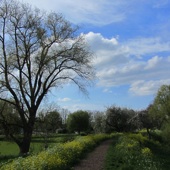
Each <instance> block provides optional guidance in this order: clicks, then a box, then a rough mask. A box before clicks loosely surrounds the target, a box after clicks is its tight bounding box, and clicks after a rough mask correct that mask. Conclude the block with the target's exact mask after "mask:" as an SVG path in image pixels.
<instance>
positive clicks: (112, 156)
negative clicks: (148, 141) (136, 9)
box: [105, 134, 160, 170]
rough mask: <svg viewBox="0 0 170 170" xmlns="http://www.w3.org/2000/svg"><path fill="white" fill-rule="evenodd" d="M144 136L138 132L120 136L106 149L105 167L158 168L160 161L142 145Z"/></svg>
mask: <svg viewBox="0 0 170 170" xmlns="http://www.w3.org/2000/svg"><path fill="white" fill-rule="evenodd" d="M144 138H145V137H144ZM144 138H143V137H142V136H141V135H140V134H130V135H122V136H120V137H119V139H118V140H117V142H115V141H114V144H113V145H111V147H110V149H109V151H108V154H107V157H106V161H105V169H107V170H113V169H126V170H128V169H129V170H136V169H142V170H143V169H145V170H158V169H160V162H156V161H154V159H153V154H152V151H151V150H150V149H149V148H148V147H145V146H144V145H143V142H144V141H145V140H144Z"/></svg>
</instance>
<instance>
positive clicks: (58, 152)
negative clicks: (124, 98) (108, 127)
mask: <svg viewBox="0 0 170 170" xmlns="http://www.w3.org/2000/svg"><path fill="white" fill-rule="evenodd" d="M108 138H110V135H106V134H98V135H89V136H83V137H78V138H76V139H75V140H74V141H71V142H67V143H64V144H56V146H55V147H52V148H49V149H47V150H45V151H42V152H40V153H39V154H37V155H31V156H28V157H26V158H22V157H20V158H17V159H15V160H13V161H12V162H11V163H8V164H5V165H3V166H2V167H1V168H0V169H1V170H53V169H57V170H68V169H70V168H71V167H72V166H73V164H74V163H75V162H77V161H79V159H80V158H81V157H82V156H83V155H84V154H85V153H87V152H88V151H89V150H91V149H92V148H94V147H95V146H96V145H97V144H98V143H99V142H101V141H103V140H105V139H108Z"/></svg>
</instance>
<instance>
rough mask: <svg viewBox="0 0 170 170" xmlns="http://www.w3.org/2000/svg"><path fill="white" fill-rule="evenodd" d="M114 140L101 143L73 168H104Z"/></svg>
mask: <svg viewBox="0 0 170 170" xmlns="http://www.w3.org/2000/svg"><path fill="white" fill-rule="evenodd" d="M111 142H112V140H107V141H104V142H103V143H101V144H100V145H99V146H98V147H97V148H95V150H94V151H92V152H91V153H89V154H88V155H87V157H86V158H85V159H83V160H82V161H80V163H79V164H78V165H77V166H75V167H74V168H73V170H102V169H103V165H104V159H105V156H106V152H107V150H108V148H109V146H110V144H111Z"/></svg>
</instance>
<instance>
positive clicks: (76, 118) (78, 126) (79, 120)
mask: <svg viewBox="0 0 170 170" xmlns="http://www.w3.org/2000/svg"><path fill="white" fill-rule="evenodd" d="M89 127H90V115H89V113H88V112H86V111H82V110H79V111H76V112H74V113H72V114H70V115H69V116H68V118H67V129H68V130H69V131H70V132H74V131H77V132H78V134H80V132H82V131H88V130H89Z"/></svg>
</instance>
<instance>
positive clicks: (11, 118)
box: [0, 101, 22, 138]
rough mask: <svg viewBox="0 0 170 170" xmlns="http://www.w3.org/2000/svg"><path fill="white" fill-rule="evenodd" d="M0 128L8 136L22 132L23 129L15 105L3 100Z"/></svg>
mask: <svg viewBox="0 0 170 170" xmlns="http://www.w3.org/2000/svg"><path fill="white" fill-rule="evenodd" d="M0 129H1V133H2V134H3V135H5V136H6V137H7V138H9V137H10V134H20V133H21V129H22V121H21V119H20V117H19V114H18V112H17V110H16V109H15V107H14V106H13V105H12V104H10V103H7V102H3V101H0Z"/></svg>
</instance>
